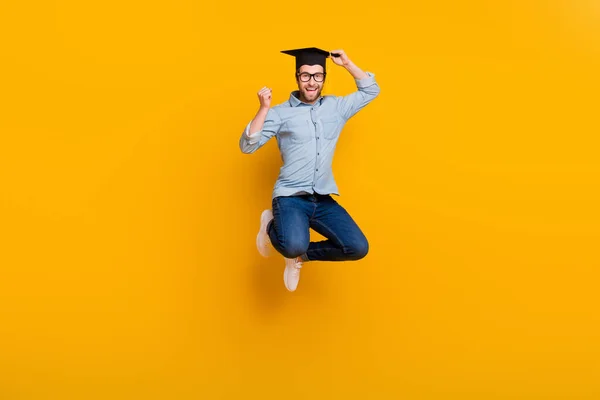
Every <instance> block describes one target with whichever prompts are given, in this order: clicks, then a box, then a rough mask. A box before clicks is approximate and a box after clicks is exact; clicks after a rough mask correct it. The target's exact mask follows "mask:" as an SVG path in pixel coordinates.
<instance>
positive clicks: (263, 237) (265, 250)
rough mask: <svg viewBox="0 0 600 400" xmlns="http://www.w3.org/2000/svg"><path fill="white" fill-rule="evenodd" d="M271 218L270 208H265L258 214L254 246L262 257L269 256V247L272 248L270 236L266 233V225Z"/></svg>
mask: <svg viewBox="0 0 600 400" xmlns="http://www.w3.org/2000/svg"><path fill="white" fill-rule="evenodd" d="M272 219H273V212H272V211H271V210H265V211H263V212H262V214H261V215H260V229H259V230H258V234H257V235H256V248H257V249H258V252H259V253H260V255H261V256H263V257H269V256H270V255H271V249H272V248H273V245H272V244H271V238H270V237H269V234H268V233H267V225H268V224H269V221H271V220H272Z"/></svg>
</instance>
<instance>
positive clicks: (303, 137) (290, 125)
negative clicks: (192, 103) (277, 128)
mask: <svg viewBox="0 0 600 400" xmlns="http://www.w3.org/2000/svg"><path fill="white" fill-rule="evenodd" d="M281 132H282V133H283V134H284V135H285V136H287V137H288V139H289V140H291V142H292V143H306V142H309V141H310V140H311V139H312V138H313V136H314V131H313V127H312V124H311V122H310V121H309V120H307V119H294V120H289V121H287V122H286V123H285V125H284V126H283V129H282V131H281Z"/></svg>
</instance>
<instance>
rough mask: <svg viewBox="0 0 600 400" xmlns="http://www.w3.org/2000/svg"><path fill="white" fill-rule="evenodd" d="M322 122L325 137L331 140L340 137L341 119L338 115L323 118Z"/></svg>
mask: <svg viewBox="0 0 600 400" xmlns="http://www.w3.org/2000/svg"><path fill="white" fill-rule="evenodd" d="M321 123H322V125H323V136H324V137H325V139H328V140H331V139H335V138H336V137H338V128H339V120H338V118H337V117H329V118H323V119H322V120H321Z"/></svg>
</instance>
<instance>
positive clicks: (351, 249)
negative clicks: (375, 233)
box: [345, 238, 369, 260]
mask: <svg viewBox="0 0 600 400" xmlns="http://www.w3.org/2000/svg"><path fill="white" fill-rule="evenodd" d="M368 252H369V242H368V241H367V239H366V238H364V239H362V240H357V241H355V242H353V243H351V244H350V245H349V246H348V247H347V248H346V250H345V253H346V254H347V255H348V256H349V257H350V259H351V260H360V259H361V258H364V257H365V256H366V255H367V253H368Z"/></svg>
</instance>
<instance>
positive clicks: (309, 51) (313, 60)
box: [282, 47, 329, 72]
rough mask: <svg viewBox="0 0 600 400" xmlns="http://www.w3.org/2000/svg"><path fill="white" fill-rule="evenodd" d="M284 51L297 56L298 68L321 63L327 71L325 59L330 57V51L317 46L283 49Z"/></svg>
mask: <svg viewBox="0 0 600 400" xmlns="http://www.w3.org/2000/svg"><path fill="white" fill-rule="evenodd" d="M282 53H285V54H289V55H290V56H294V57H296V70H298V69H299V68H300V67H301V66H303V65H320V66H322V67H323V72H325V61H326V60H327V57H329V52H328V51H325V50H321V49H317V48H316V47H306V48H304V49H294V50H283V51H282Z"/></svg>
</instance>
